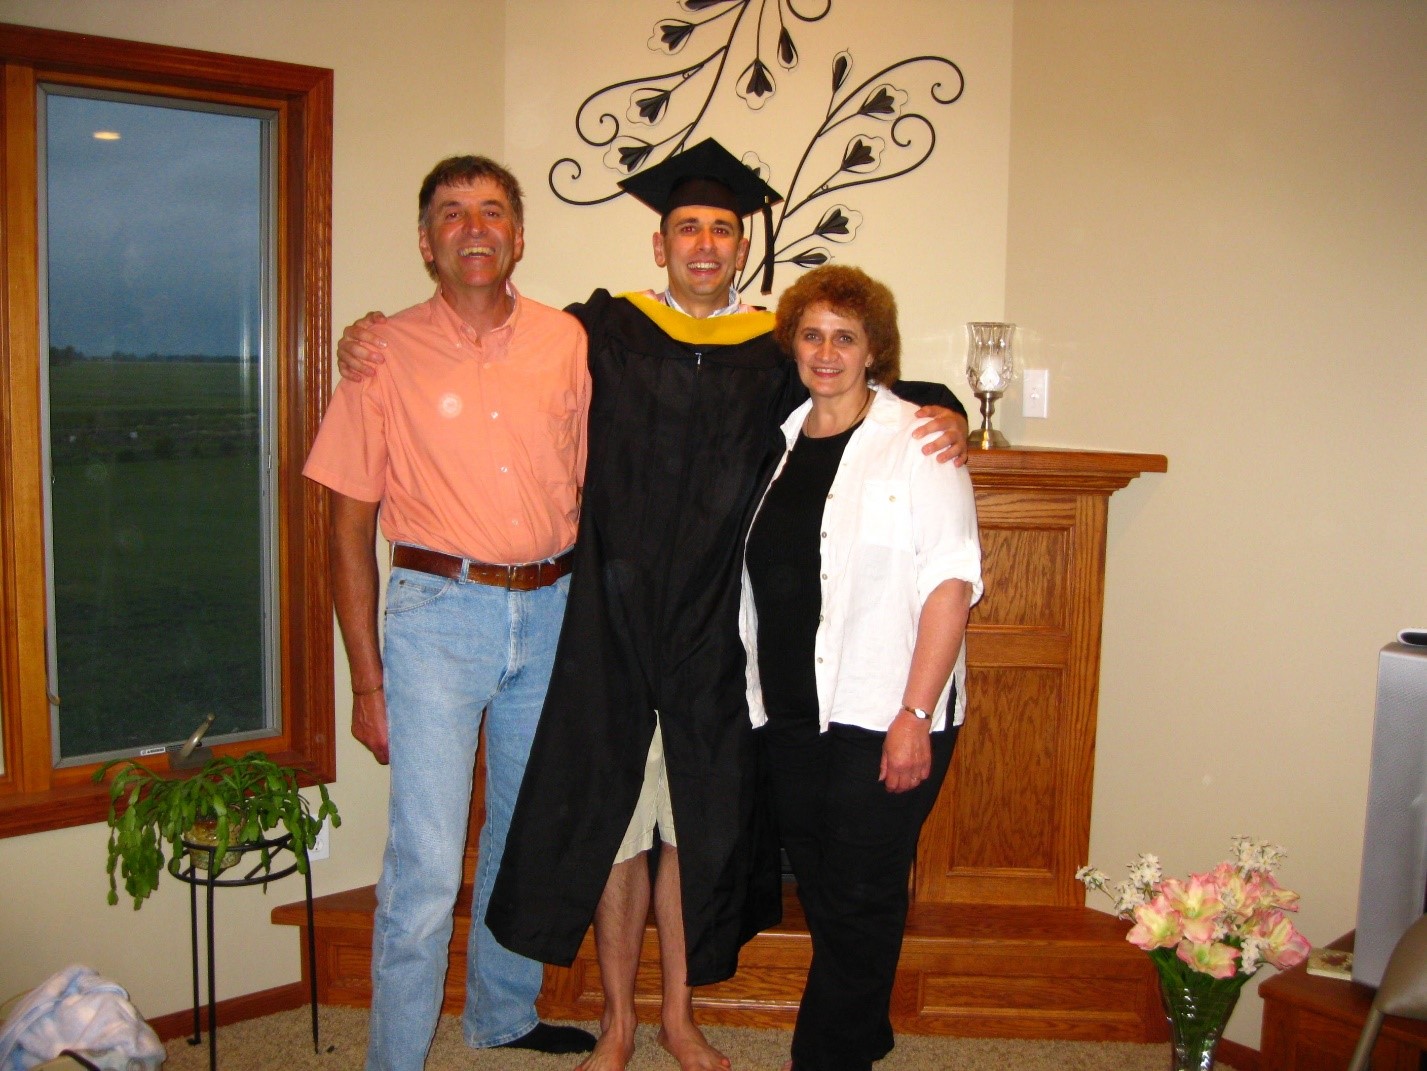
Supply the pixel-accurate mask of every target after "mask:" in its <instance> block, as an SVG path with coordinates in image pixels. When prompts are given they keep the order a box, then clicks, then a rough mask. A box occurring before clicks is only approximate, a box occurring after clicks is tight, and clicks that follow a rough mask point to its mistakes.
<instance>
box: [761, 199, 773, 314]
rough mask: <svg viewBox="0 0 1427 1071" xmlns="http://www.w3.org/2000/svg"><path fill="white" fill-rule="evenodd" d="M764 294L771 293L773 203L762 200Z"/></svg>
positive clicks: (762, 288)
mask: <svg viewBox="0 0 1427 1071" xmlns="http://www.w3.org/2000/svg"><path fill="white" fill-rule="evenodd" d="M760 291H761V292H762V293H764V294H771V293H773V202H772V201H771V200H769V199H768V198H766V197H765V198H764V199H763V286H762V287H761V288H760Z"/></svg>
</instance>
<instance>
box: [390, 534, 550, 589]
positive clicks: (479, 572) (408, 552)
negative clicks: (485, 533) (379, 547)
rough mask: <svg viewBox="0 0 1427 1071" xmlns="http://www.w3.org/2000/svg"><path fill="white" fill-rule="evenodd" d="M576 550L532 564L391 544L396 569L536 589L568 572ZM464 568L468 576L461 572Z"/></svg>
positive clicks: (504, 586)
mask: <svg viewBox="0 0 1427 1071" xmlns="http://www.w3.org/2000/svg"><path fill="white" fill-rule="evenodd" d="M574 559H575V552H574V551H573V550H567V551H565V553H564V554H561V555H560V556H559V557H558V558H556V559H555V560H554V561H553V562H531V563H530V564H529V565H491V564H490V563H489V562H478V561H476V560H475V559H474V558H459V557H457V556H456V555H454V554H442V553H441V552H440V551H439V550H427V549H426V548H425V547H413V546H411V545H410V544H409V543H398V544H397V545H396V546H395V547H393V548H392V552H391V564H392V565H393V566H394V567H395V568H397V569H415V570H416V571H417V572H418V573H430V574H431V575H432V576H444V577H446V578H447V579H448V580H463V579H464V580H468V581H470V582H471V583H473V584H489V585H490V586H491V587H494V588H509V589H510V590H512V591H534V590H535V589H536V588H543V587H548V586H549V585H551V584H553V583H555V581H557V580H559V579H560V578H561V577H562V576H565V575H566V574H567V573H569V571H570V569H571V567H572V564H573V562H574ZM462 569H464V570H465V576H464V577H463V576H462V575H461V571H462Z"/></svg>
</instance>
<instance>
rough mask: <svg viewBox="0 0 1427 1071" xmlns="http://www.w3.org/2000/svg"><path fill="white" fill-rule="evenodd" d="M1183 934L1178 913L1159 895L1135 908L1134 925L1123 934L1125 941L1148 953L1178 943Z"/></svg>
mask: <svg viewBox="0 0 1427 1071" xmlns="http://www.w3.org/2000/svg"><path fill="white" fill-rule="evenodd" d="M1183 933H1184V930H1183V927H1182V926H1181V925H1180V918H1179V913H1178V912H1176V911H1175V910H1174V908H1173V907H1172V906H1171V905H1170V902H1169V901H1168V900H1167V899H1166V898H1165V897H1164V895H1163V894H1161V895H1159V896H1156V897H1155V898H1154V899H1153V900H1151V901H1150V902H1149V903H1147V904H1141V905H1140V906H1139V907H1137V908H1135V924H1134V926H1132V927H1130V932H1129V933H1127V934H1125V940H1126V941H1129V942H1130V944H1132V945H1135V946H1137V947H1139V948H1143V949H1144V950H1145V951H1146V952H1149V951H1151V950H1152V949H1156V948H1169V947H1170V946H1171V945H1173V944H1176V943H1178V941H1179V939H1180V937H1181V936H1183Z"/></svg>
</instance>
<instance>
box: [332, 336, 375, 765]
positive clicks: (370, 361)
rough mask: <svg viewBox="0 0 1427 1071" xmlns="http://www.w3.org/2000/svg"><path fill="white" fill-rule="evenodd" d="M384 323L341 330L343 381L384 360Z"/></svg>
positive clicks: (367, 373) (360, 376)
mask: <svg viewBox="0 0 1427 1071" xmlns="http://www.w3.org/2000/svg"><path fill="white" fill-rule="evenodd" d="M384 323H386V316H385V315H383V314H382V313H380V312H369V313H367V314H366V315H365V316H363V317H362V318H361V319H360V320H358V321H357V322H356V323H352V324H348V325H347V326H346V327H344V328H343V329H342V337H341V338H340V339H338V340H337V370H338V371H339V372H341V373H342V378H343V379H357V380H361V379H366V378H367V377H368V376H370V375H372V374H374V373H375V372H376V367H377V365H379V364H381V363H382V362H383V361H385V360H386V358H385V357H384V356H383V355H382V352H381V351H382V350H384V349H386V339H384V338H382V337H381V336H380V335H378V334H377V333H376V332H375V331H373V330H372V328H373V327H375V326H376V325H377V324H384ZM383 761H385V760H383Z"/></svg>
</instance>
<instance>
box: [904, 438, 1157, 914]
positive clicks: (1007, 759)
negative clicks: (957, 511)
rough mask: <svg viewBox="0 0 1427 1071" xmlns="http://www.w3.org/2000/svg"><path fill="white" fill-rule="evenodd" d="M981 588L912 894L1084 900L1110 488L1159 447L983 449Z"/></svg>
mask: <svg viewBox="0 0 1427 1071" xmlns="http://www.w3.org/2000/svg"><path fill="white" fill-rule="evenodd" d="M970 465H971V474H972V481H973V483H974V484H975V487H976V510H977V518H978V521H979V523H980V527H981V555H982V574H983V577H984V580H985V586H986V594H985V596H984V597H983V598H982V600H981V602H980V603H979V604H977V605H976V606H975V607H974V608H973V609H972V611H971V625H970V628H969V630H968V634H967V642H966V648H967V650H966V657H967V682H966V691H967V701H968V712H967V717H966V725H965V726H964V727H963V729H962V732H961V738H960V740H958V741H957V746H956V755H955V758H954V759H953V762H952V772H951V776H950V778H949V779H948V782H947V785H946V787H945V789H944V790H943V792H942V795H941V798H940V800H939V801H938V804H937V808H936V810H935V811H934V812H933V814H932V816H931V818H930V819H929V820H928V822H927V826H926V829H925V831H924V833H923V836H922V844H921V850H920V853H919V857H918V863H917V872H916V884H915V889H916V899H917V901H918V902H919V903H997V904H1045V905H1059V906H1079V905H1081V904H1083V903H1084V900H1085V898H1084V890H1083V888H1082V887H1081V886H1080V884H1079V882H1077V881H1076V880H1075V871H1076V869H1077V868H1079V867H1080V866H1083V865H1084V864H1085V862H1086V861H1087V858H1088V854H1089V838H1090V796H1091V789H1092V782H1093V780H1094V773H1095V715H1096V702H1097V698H1098V695H1099V679H1100V620H1101V611H1102V607H1103V604H1104V591H1105V527H1106V516H1107V512H1108V508H1109V498H1110V495H1111V494H1112V493H1113V492H1114V491H1116V490H1118V489H1119V488H1121V487H1124V486H1125V485H1126V484H1127V483H1129V482H1130V480H1132V479H1134V478H1135V477H1136V476H1138V475H1139V474H1140V473H1141V472H1163V471H1165V469H1166V461H1165V459H1164V458H1163V457H1161V456H1158V455H1148V454H1109V453H1100V452H1092V451H1078V450H1075V451H1073V450H1034V449H1016V450H993V451H978V452H974V453H973V454H972V457H971V461H970Z"/></svg>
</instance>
